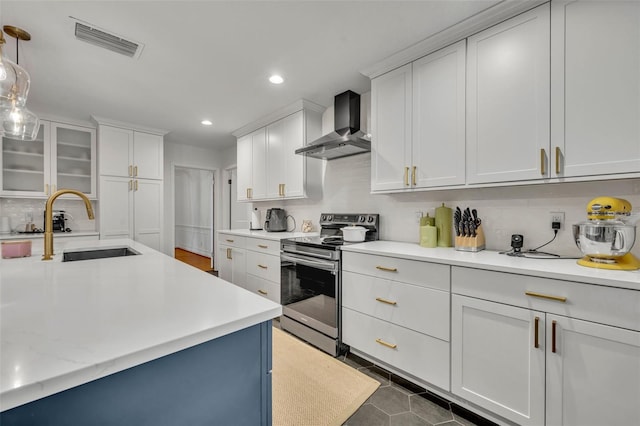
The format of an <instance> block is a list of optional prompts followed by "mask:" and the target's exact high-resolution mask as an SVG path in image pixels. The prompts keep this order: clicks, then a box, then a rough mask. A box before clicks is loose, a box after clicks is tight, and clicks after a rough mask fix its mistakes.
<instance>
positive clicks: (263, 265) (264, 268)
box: [245, 238, 280, 303]
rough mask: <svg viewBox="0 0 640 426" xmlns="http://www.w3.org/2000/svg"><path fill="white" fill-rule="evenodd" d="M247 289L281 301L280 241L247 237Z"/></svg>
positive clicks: (277, 301)
mask: <svg viewBox="0 0 640 426" xmlns="http://www.w3.org/2000/svg"><path fill="white" fill-rule="evenodd" d="M246 247H247V266H246V267H247V286H246V287H245V288H246V289H247V290H249V291H252V292H254V293H256V294H259V295H260V296H263V297H266V298H267V299H270V300H273V301H274V302H276V303H280V241H274V240H266V239H259V238H248V239H247V245H246Z"/></svg>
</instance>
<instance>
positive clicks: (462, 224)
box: [459, 222, 464, 237]
mask: <svg viewBox="0 0 640 426" xmlns="http://www.w3.org/2000/svg"><path fill="white" fill-rule="evenodd" d="M459 226H460V235H461V236H463V237H464V222H460V224H459Z"/></svg>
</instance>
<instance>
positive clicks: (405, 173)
mask: <svg viewBox="0 0 640 426" xmlns="http://www.w3.org/2000/svg"><path fill="white" fill-rule="evenodd" d="M404 186H409V168H408V167H405V168H404Z"/></svg>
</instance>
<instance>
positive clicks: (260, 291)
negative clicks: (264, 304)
mask: <svg viewBox="0 0 640 426" xmlns="http://www.w3.org/2000/svg"><path fill="white" fill-rule="evenodd" d="M258 293H260V294H264V295H265V296H266V295H267V294H269V293H267V292H266V291H264V290H262V289H258Z"/></svg>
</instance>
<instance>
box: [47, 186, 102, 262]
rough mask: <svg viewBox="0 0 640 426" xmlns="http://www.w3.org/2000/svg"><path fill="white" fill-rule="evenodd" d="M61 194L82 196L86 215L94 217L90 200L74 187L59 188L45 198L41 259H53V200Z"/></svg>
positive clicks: (90, 217)
mask: <svg viewBox="0 0 640 426" xmlns="http://www.w3.org/2000/svg"><path fill="white" fill-rule="evenodd" d="M63 194H75V195H77V196H78V197H80V198H82V200H83V201H84V205H85V207H86V208H87V215H88V216H89V219H90V220H93V219H94V216H93V207H91V201H89V199H88V198H87V196H86V195H84V194H83V193H82V192H80V191H76V190H75V189H60V190H58V191H56V192H54V193H53V194H51V196H50V197H49V199H48V200H47V204H46V205H45V210H44V214H45V217H44V254H43V255H42V260H51V259H53V202H54V201H55V200H56V198H58V197H59V196H61V195H63Z"/></svg>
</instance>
